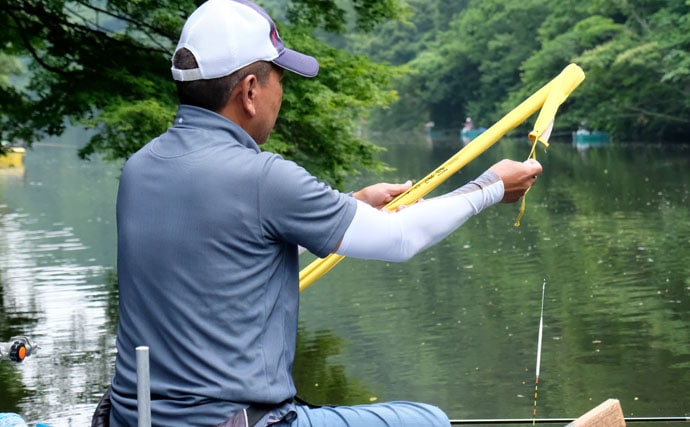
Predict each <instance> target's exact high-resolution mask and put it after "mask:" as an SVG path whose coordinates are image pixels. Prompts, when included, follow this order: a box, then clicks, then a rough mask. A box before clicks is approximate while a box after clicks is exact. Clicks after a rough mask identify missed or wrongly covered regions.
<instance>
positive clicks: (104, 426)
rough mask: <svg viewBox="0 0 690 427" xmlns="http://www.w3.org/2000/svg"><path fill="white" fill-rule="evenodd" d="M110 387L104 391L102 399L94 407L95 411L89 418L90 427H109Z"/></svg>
mask: <svg viewBox="0 0 690 427" xmlns="http://www.w3.org/2000/svg"><path fill="white" fill-rule="evenodd" d="M110 407H111V403H110V387H108V390H106V391H105V394H104V395H103V397H101V400H100V401H99V402H98V405H96V410H95V411H94V412H93V417H92V418H91V427H109V426H110Z"/></svg>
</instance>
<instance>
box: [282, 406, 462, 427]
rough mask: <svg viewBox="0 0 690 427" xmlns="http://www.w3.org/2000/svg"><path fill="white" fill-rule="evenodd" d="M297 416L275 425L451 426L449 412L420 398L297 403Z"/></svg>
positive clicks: (354, 426)
mask: <svg viewBox="0 0 690 427" xmlns="http://www.w3.org/2000/svg"><path fill="white" fill-rule="evenodd" d="M296 409H297V418H296V419H295V420H294V421H292V422H286V421H281V422H279V423H277V424H272V425H271V427H273V426H275V427H425V426H429V427H437V426H438V427H441V426H443V427H448V426H450V421H449V420H448V416H447V415H446V414H445V413H444V412H443V411H442V410H440V409H439V408H437V407H435V406H431V405H427V404H425V403H416V402H385V403H373V404H367V405H356V406H335V407H329V406H323V407H319V408H310V407H308V406H303V405H297V406H296Z"/></svg>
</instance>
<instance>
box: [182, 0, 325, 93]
mask: <svg viewBox="0 0 690 427" xmlns="http://www.w3.org/2000/svg"><path fill="white" fill-rule="evenodd" d="M181 48H187V49H188V50H189V51H190V52H191V53H192V55H194V58H195V59H196V62H197V64H199V68H193V69H189V70H180V69H178V68H176V67H175V66H174V65H173V66H172V68H171V70H172V75H173V78H174V79H175V80H177V81H192V80H204V79H215V78H218V77H223V76H227V75H229V74H232V73H234V72H235V71H237V70H239V69H240V68H242V67H245V66H247V65H249V64H252V63H254V62H257V61H270V62H273V63H274V64H276V65H278V66H279V67H282V68H284V69H286V70H289V71H292V72H293V73H297V74H299V75H302V76H305V77H314V76H315V75H316V74H317V73H318V72H319V63H318V62H317V61H316V59H314V58H313V57H311V56H308V55H305V54H303V53H299V52H297V51H294V50H291V49H287V48H286V47H285V46H284V45H283V41H282V40H281V39H280V36H279V35H278V30H277V29H276V26H275V23H274V22H273V20H272V19H271V17H270V16H268V14H267V13H266V11H265V10H263V9H262V8H261V7H259V6H257V5H256V4H254V3H252V2H250V1H248V0H209V1H207V2H206V3H204V4H202V5H201V6H199V8H198V9H197V10H195V11H194V13H192V14H191V15H190V16H189V18H188V19H187V22H185V24H184V27H183V28H182V35H181V36H180V41H179V42H178V43H177V48H175V52H177V51H178V50H180V49H181Z"/></svg>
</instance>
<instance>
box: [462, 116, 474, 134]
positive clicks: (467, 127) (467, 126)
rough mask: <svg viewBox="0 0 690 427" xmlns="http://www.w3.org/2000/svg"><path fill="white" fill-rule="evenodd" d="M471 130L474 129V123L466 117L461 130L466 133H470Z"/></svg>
mask: <svg viewBox="0 0 690 427" xmlns="http://www.w3.org/2000/svg"><path fill="white" fill-rule="evenodd" d="M472 129H474V122H473V121H472V118H471V117H467V118H466V119H465V126H463V128H462V130H463V131H464V132H467V131H470V130H472Z"/></svg>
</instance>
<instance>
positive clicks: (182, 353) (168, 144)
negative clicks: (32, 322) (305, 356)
mask: <svg viewBox="0 0 690 427" xmlns="http://www.w3.org/2000/svg"><path fill="white" fill-rule="evenodd" d="M355 209H356V202H355V200H354V199H353V198H352V197H349V196H346V195H344V194H341V193H339V192H337V191H335V190H333V189H331V188H330V187H328V186H327V185H325V184H323V183H321V182H319V181H318V180H317V179H316V178H314V177H313V176H312V175H310V174H309V173H308V172H307V171H305V170H304V169H303V168H301V167H300V166H298V165H297V164H295V163H293V162H291V161H287V160H285V159H283V158H282V157H280V156H278V155H275V154H271V153H266V152H261V151H260V150H259V147H258V146H257V144H256V143H255V142H254V141H253V140H252V138H251V137H250V136H249V135H248V134H247V133H246V132H245V131H244V130H242V129H241V128H240V127H239V126H237V125H236V124H234V123H233V122H231V121H229V120H227V119H226V118H224V117H222V116H220V115H218V114H215V113H213V112H211V111H208V110H204V109H201V108H195V107H191V106H181V107H180V109H179V111H178V114H177V117H176V118H175V123H174V125H173V126H172V127H171V128H170V129H168V131H167V132H166V133H164V134H163V135H161V136H160V137H158V138H156V139H154V140H153V141H151V142H150V143H149V144H147V145H146V146H145V147H143V148H142V149H141V150H139V151H138V152H137V153H136V154H134V155H133V156H132V157H131V158H130V159H129V160H128V161H127V163H126V164H125V167H124V169H123V171H122V176H121V180H120V187H119V192H118V198H117V225H118V281H119V295H120V316H119V324H118V334H117V351H118V354H117V359H116V364H115V376H114V378H113V387H112V400H113V412H112V417H111V420H112V421H113V425H136V421H135V420H136V359H135V348H136V347H137V346H140V345H147V346H149V347H150V357H151V358H150V367H151V397H152V414H153V419H154V423H155V424H156V425H166V426H175V425H180V426H182V425H184V426H191V425H194V426H202V425H215V424H217V423H219V422H221V421H223V420H225V419H226V418H228V417H229V416H230V415H231V414H232V413H233V412H234V411H235V410H237V409H239V408H241V407H244V406H247V405H248V404H251V403H278V402H282V401H284V400H286V399H289V398H291V397H293V396H294V394H295V387H294V384H293V381H292V377H291V369H292V363H293V359H294V353H295V342H296V334H297V315H298V305H299V287H298V284H299V278H298V276H299V264H298V254H297V245H301V246H304V247H306V248H307V249H309V250H310V251H311V252H313V253H315V254H317V255H319V256H325V255H327V254H328V253H330V252H331V251H333V250H334V249H335V247H336V245H337V243H338V242H339V241H340V239H341V238H342V236H343V234H344V233H345V230H346V229H347V227H348V225H349V224H350V222H351V221H352V218H353V216H354V213H355Z"/></svg>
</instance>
